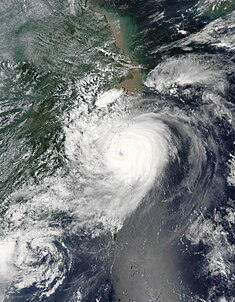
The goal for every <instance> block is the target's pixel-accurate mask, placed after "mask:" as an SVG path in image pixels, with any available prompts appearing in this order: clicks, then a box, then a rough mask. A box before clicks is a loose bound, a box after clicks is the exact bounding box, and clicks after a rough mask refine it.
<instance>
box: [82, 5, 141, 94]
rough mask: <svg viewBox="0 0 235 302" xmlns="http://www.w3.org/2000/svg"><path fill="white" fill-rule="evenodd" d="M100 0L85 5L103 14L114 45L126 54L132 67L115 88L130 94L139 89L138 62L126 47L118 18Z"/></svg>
mask: <svg viewBox="0 0 235 302" xmlns="http://www.w3.org/2000/svg"><path fill="white" fill-rule="evenodd" d="M101 4H102V0H87V2H86V6H87V8H89V9H91V10H92V11H94V12H97V13H98V14H101V15H103V16H104V17H105V18H106V20H107V23H108V25H109V27H110V29H111V31H112V34H113V36H114V38H115V44H116V46H117V47H118V48H119V49H121V50H122V51H123V52H124V53H125V54H126V55H128V56H129V58H130V60H131V63H132V68H131V69H130V70H129V73H128V75H127V76H126V78H125V79H124V80H123V81H121V82H120V83H118V84H117V86H116V87H117V88H122V89H124V90H125V91H126V92H127V93H129V94H132V93H134V92H138V91H139V90H140V89H141V82H142V81H141V80H142V76H141V72H140V69H139V64H138V63H137V62H136V61H135V60H134V58H133V55H132V53H131V51H130V50H129V49H128V47H127V45H126V41H125V37H124V33H123V31H122V28H121V24H120V20H119V19H117V18H115V16H114V14H112V13H110V12H109V11H107V10H105V9H103V8H102V7H101Z"/></svg>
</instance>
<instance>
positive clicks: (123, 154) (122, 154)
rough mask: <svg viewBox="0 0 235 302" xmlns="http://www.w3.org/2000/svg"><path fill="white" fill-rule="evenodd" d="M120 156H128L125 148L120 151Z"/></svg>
mask: <svg viewBox="0 0 235 302" xmlns="http://www.w3.org/2000/svg"><path fill="white" fill-rule="evenodd" d="M119 154H120V155H121V156H125V155H126V150H125V149H124V148H121V149H120V150H119Z"/></svg>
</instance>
